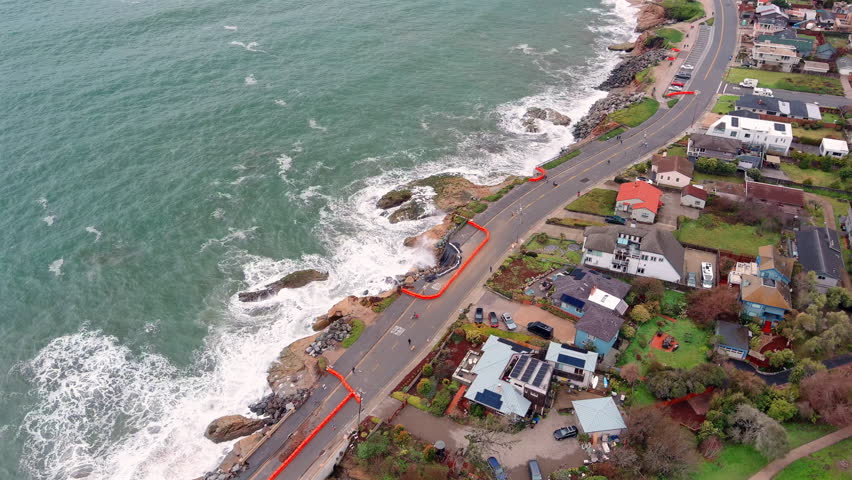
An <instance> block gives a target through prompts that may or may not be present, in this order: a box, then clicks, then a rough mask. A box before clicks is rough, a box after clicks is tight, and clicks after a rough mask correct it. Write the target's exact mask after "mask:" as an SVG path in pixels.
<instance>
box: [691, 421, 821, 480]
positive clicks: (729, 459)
mask: <svg viewBox="0 0 852 480" xmlns="http://www.w3.org/2000/svg"><path fill="white" fill-rule="evenodd" d="M784 429H786V430H787V438H788V440H789V442H790V448H796V447H799V446H801V445H804V444H805V443H808V442H810V441H811V440H815V439H817V438H819V437H821V436H823V435H826V434H828V433H831V432H832V431H833V428H832V427H829V426H826V425H810V424H801V423H790V424H784ZM768 464H769V461H767V460H766V459H765V458H763V456H762V455H761V454H760V453H758V452H757V450H755V449H754V447H751V446H748V445H734V444H726V445H725V448H723V449H722V453H720V454H719V456H718V457H717V458H716V459H715V460H713V461H707V462H703V463H701V464H700V465H699V466H698V473H697V474H696V475H695V476H694V477H693V478H694V480H746V479H747V478H749V477H751V476H752V475H754V474H755V473H757V472H758V471H759V470H760V469H761V468H763V467H765V466H766V465H768ZM791 466H792V465H791ZM775 478H776V480H777V479H779V478H781V477H775ZM795 478H797V479H798V478H810V477H795ZM787 480H792V479H791V478H790V477H788V478H787Z"/></svg>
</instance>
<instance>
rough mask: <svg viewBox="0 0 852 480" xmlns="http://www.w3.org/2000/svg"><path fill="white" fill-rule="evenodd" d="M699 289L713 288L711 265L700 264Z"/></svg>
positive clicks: (708, 263) (706, 263)
mask: <svg viewBox="0 0 852 480" xmlns="http://www.w3.org/2000/svg"><path fill="white" fill-rule="evenodd" d="M701 288H713V264H712V263H710V262H701Z"/></svg>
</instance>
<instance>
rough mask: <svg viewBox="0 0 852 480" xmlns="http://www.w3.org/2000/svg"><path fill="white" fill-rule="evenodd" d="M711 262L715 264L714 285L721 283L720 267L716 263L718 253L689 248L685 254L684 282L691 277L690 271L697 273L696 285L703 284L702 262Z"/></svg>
mask: <svg viewBox="0 0 852 480" xmlns="http://www.w3.org/2000/svg"><path fill="white" fill-rule="evenodd" d="M702 262H710V264H711V265H713V285H718V284H719V267H718V265H716V254H715V253H710V252H705V251H703V250H695V249H692V248H687V249H686V252H685V254H684V268H685V269H686V272H685V274H684V283H685V282H686V279H687V278H689V274H690V272H692V273H695V283H696V286H698V287H700V286H701V263H702Z"/></svg>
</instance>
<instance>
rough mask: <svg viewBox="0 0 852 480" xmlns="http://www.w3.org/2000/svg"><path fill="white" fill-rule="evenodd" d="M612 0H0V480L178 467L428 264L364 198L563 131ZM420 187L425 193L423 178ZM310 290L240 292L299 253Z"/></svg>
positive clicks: (163, 471)
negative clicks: (307, 342)
mask: <svg viewBox="0 0 852 480" xmlns="http://www.w3.org/2000/svg"><path fill="white" fill-rule="evenodd" d="M633 13H634V12H633V9H632V7H630V6H629V5H628V4H627V3H626V2H625V1H624V0H567V1H554V0H541V1H538V2H512V1H506V0H494V1H489V2H481V1H472V0H460V1H456V2H437V1H432V0H425V1H423V2H419V3H417V2H415V3H410V2H383V1H379V2H375V1H372V2H366V1H362V0H349V1H340V0H329V1H326V2H307V1H302V0H283V1H270V0H245V1H241V2H235V1H229V2H225V1H217V0H181V1H175V0H138V1H120V0H89V1H85V2H84V1H81V0H66V1H64V2H45V1H39V0H36V1H31V2H20V1H12V0H0V29H2V31H3V32H4V35H3V38H4V40H3V42H0V71H2V72H3V79H4V82H3V88H2V90H0V92H2V93H0V99H2V105H3V106H4V107H5V108H4V114H3V115H2V116H0V165H2V169H0V206H2V215H0V244H2V246H3V248H2V249H0V265H2V267H3V268H2V273H3V276H2V278H0V345H2V347H0V366H2V367H3V368H2V369H0V458H3V459H4V461H3V462H0V479H3V480H5V479H22V478H24V479H38V480H42V479H44V480H47V479H66V478H86V479H144V480H161V479H189V478H194V477H196V476H198V475H200V474H201V473H203V472H204V471H206V470H208V469H211V468H213V467H214V466H215V465H216V463H217V460H219V459H220V457H221V456H222V455H223V453H224V452H225V451H226V450H228V449H229V447H230V445H228V444H222V445H214V444H212V443H210V442H208V441H207V440H205V439H204V438H203V436H202V432H203V429H204V427H205V426H206V424H207V423H208V422H209V421H210V420H212V419H213V418H215V417H218V416H220V415H223V414H228V413H247V409H246V405H247V404H248V403H249V402H251V401H253V400H255V399H256V398H258V397H259V396H260V395H262V394H263V393H264V392H265V389H266V385H265V373H264V372H265V368H266V366H267V365H268V364H269V362H270V361H271V360H272V359H273V358H274V357H275V356H276V354H277V353H278V351H279V350H280V349H281V348H282V347H284V346H285V345H287V344H288V343H289V342H290V341H292V340H294V339H296V338H299V337H301V336H304V335H306V334H308V333H309V331H310V323H311V319H312V318H313V317H315V316H316V315H319V314H322V313H324V312H325V311H326V310H327V309H328V307H329V306H330V305H331V304H332V303H333V302H335V301H337V300H339V299H340V298H342V297H344V296H346V295H349V294H360V293H361V292H363V291H364V290H369V291H371V292H373V293H375V292H378V291H380V290H382V289H384V288H385V287H387V285H388V284H387V278H388V277H389V276H392V275H395V274H400V273H404V272H405V271H407V270H408V269H409V268H411V267H412V266H415V265H419V264H425V263H428V262H430V258H429V256H428V254H426V253H425V252H424V251H420V250H416V249H406V248H404V247H402V240H403V239H404V238H405V237H406V236H409V235H412V234H415V233H418V232H420V231H422V230H424V229H425V228H428V227H429V226H432V225H434V224H436V223H438V222H439V219H440V215H439V212H435V213H436V214H435V215H434V216H432V217H429V218H426V219H423V220H420V221H417V222H411V223H400V224H396V225H390V224H388V223H387V221H386V219H385V218H384V217H382V216H381V215H380V212H379V211H378V210H376V209H375V207H374V203H375V200H376V199H377V198H378V197H379V196H380V195H381V194H383V193H384V192H386V191H388V190H390V189H392V188H393V187H394V186H397V185H400V184H402V183H405V182H407V181H409V180H411V179H414V178H421V177H425V176H428V175H430V174H433V173H438V172H445V171H451V172H458V173H461V174H463V175H465V176H467V177H468V178H470V179H472V180H474V181H478V182H496V181H499V180H500V179H501V178H502V177H503V176H505V175H507V174H528V173H530V172H531V169H532V167H533V166H534V165H535V164H537V163H539V162H541V161H542V160H543V159H545V158H547V157H549V156H550V155H552V154H554V153H556V152H557V151H558V150H559V148H560V147H561V146H563V145H566V144H568V143H570V142H571V141H572V138H571V135H570V132H569V130H568V129H567V128H564V127H555V126H552V125H549V124H543V125H542V128H543V130H542V133H539V134H528V133H525V132H524V131H523V129H522V127H521V115H522V114H523V113H524V112H525V110H526V108H527V107H528V106H539V107H553V108H556V109H557V110H559V111H561V112H563V113H566V114H568V115H569V116H570V117H572V118H573V119H575V120H576V119H578V118H579V117H580V116H582V115H583V113H585V111H586V110H587V109H588V107H589V106H590V105H591V104H592V103H593V102H594V101H595V100H597V99H599V98H601V97H603V96H604V93H603V92H599V91H596V90H594V89H593V88H592V87H593V86H594V85H595V84H597V83H599V82H600V81H601V80H603V78H604V76H605V74H606V72H607V71H608V70H609V68H611V67H612V65H614V64H615V63H616V62H617V60H618V56H617V55H616V54H613V53H610V52H607V51H606V50H605V47H606V45H608V44H611V43H616V42H622V41H625V40H627V39H629V38H630V37H632V36H633V34H632V27H633V25H634V20H633ZM421 193H422V194H423V195H429V192H428V191H423V192H421ZM308 267H312V268H319V269H322V270H328V271H329V272H330V275H331V276H330V279H329V280H328V281H326V282H320V283H314V284H311V285H309V286H307V287H305V288H302V289H298V290H292V291H286V292H282V293H281V294H280V295H279V296H277V297H275V298H274V299H270V300H268V301H265V302H262V303H260V304H256V305H252V306H245V305H239V304H238V303H237V302H236V301H235V293H236V292H237V291H239V290H241V289H245V288H246V287H249V286H253V285H258V284H261V283H263V282H265V281H269V280H272V279H275V278H277V277H279V276H281V275H283V274H286V273H288V272H290V271H293V270H295V269H300V268H308Z"/></svg>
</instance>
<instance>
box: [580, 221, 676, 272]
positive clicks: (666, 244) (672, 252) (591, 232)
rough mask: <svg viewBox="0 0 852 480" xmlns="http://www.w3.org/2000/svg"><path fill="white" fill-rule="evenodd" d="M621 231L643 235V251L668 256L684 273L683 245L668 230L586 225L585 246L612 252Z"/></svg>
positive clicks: (641, 241)
mask: <svg viewBox="0 0 852 480" xmlns="http://www.w3.org/2000/svg"><path fill="white" fill-rule="evenodd" d="M620 233H623V234H626V235H633V236H637V237H641V240H640V242H639V245H640V247H639V248H640V249H641V250H642V251H643V252H648V253H656V254H657V255H662V256H664V257H666V259H667V260H668V261H669V263H671V264H672V266H673V267H674V269H675V271H676V272H678V275H682V274H683V258H684V248H683V245H681V244H680V242H678V241H677V240H676V239H675V237H674V235H672V232H669V231H668V230H661V229H659V228H651V227H631V226H628V225H616V226H609V227H586V230H585V233H584V234H583V235H584V236H585V237H586V243H585V247H586V248H587V249H591V250H597V251H600V252H612V251H614V250H615V242H616V239H617V238H618V234H620Z"/></svg>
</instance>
